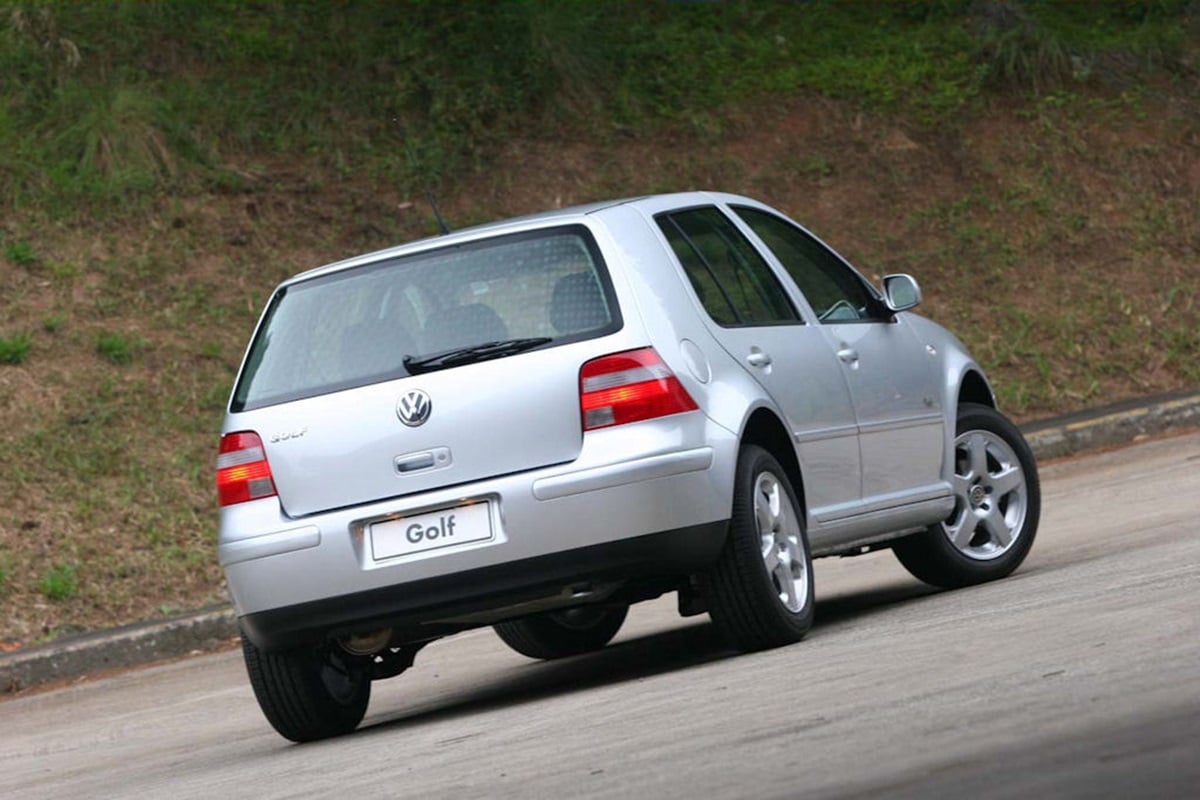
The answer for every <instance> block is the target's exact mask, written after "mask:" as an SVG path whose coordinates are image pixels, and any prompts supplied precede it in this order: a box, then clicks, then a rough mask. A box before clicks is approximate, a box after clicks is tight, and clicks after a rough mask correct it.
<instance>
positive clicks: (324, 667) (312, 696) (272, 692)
mask: <svg viewBox="0 0 1200 800" xmlns="http://www.w3.org/2000/svg"><path fill="white" fill-rule="evenodd" d="M242 656H243V657H244V658H245V660H246V672H247V673H249V675H250V685H251V686H252V687H253V688H254V696H255V697H256V698H257V699H258V705H259V707H260V708H262V712H263V714H264V715H265V716H266V718H267V721H268V722H270V723H271V727H273V728H274V729H275V730H276V731H278V732H279V734H280V735H281V736H283V737H284V738H286V739H291V740H292V741H293V742H311V741H314V740H316V739H327V738H329V737H331V736H341V735H342V734H344V733H350V732H351V731H353V730H354V729H355V728H356V727H358V723H360V722H362V718H363V715H365V714H366V713H367V702H368V701H369V700H370V699H371V677H370V665H369V663H368V662H367V661H366V660H365V659H356V658H354V657H352V656H350V655H348V654H345V653H342V652H341V651H340V650H337V649H329V650H324V651H322V650H316V649H313V650H293V651H289V652H283V653H265V652H263V651H262V650H259V649H258V648H257V647H255V645H254V643H253V642H251V641H250V640H249V639H247V638H246V635H245V634H242Z"/></svg>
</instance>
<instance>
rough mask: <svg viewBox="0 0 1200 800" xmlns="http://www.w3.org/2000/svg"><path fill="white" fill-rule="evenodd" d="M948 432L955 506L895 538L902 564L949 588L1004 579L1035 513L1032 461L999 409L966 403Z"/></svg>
mask: <svg viewBox="0 0 1200 800" xmlns="http://www.w3.org/2000/svg"><path fill="white" fill-rule="evenodd" d="M957 431H958V432H957V436H956V437H955V439H954V510H953V511H952V512H951V513H950V516H949V517H947V518H946V520H945V521H943V522H940V523H938V524H937V525H933V526H930V527H929V528H928V529H926V530H924V531H922V532H921V533H918V534H915V535H913V536H909V537H907V538H905V539H901V540H900V541H898V542H897V543H896V544H895V546H894V547H893V550H894V551H895V553H896V557H897V558H898V559H900V563H901V564H903V565H904V567H905V568H906V569H907V570H908V571H909V572H911V573H912V574H913V575H914V576H915V577H917V578H919V579H920V580H922V581H924V582H926V583H929V584H933V585H934V586H942V587H945V588H955V587H959V586H970V585H972V584H976V583H983V582H984V581H990V580H995V579H996V578H1003V577H1004V576H1006V575H1008V574H1009V573H1011V572H1012V571H1013V570H1015V569H1016V568H1017V567H1018V566H1020V564H1021V562H1022V561H1024V560H1025V556H1026V555H1028V554H1029V548H1030V547H1032V546H1033V538H1034V535H1035V534H1036V533H1037V526H1038V518H1039V516H1040V515H1041V491H1040V488H1039V486H1038V475H1037V464H1036V462H1035V461H1034V459H1033V453H1032V452H1031V451H1030V449H1029V445H1028V444H1027V443H1026V442H1025V437H1023V436H1022V435H1021V432H1020V431H1019V430H1017V427H1016V426H1015V425H1013V424H1012V423H1011V422H1009V421H1008V419H1007V418H1006V417H1004V416H1003V415H1002V414H1001V413H1000V412H998V411H996V410H995V409H993V408H990V407H989V406H981V405H975V404H973V403H964V404H963V405H962V406H961V407H960V408H959V410H958V429H957Z"/></svg>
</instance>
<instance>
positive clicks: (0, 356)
mask: <svg viewBox="0 0 1200 800" xmlns="http://www.w3.org/2000/svg"><path fill="white" fill-rule="evenodd" d="M31 347H33V337H32V336H30V335H29V334H28V333H16V334H13V335H12V336H0V364H22V363H24V361H25V358H26V357H27V356H28V355H29V350H30V348H31Z"/></svg>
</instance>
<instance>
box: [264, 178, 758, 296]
mask: <svg viewBox="0 0 1200 800" xmlns="http://www.w3.org/2000/svg"><path fill="white" fill-rule="evenodd" d="M728 201H737V202H746V203H751V204H753V205H761V204H760V203H758V202H757V201H754V200H751V199H750V198H747V197H740V196H738V195H732V194H725V193H720V192H700V191H696V192H676V193H671V194H657V195H643V196H637V197H627V198H622V199H619V200H607V201H602V202H596V203H586V204H582V205H576V206H569V207H567V208H555V209H549V210H547V211H540V212H538V213H535V214H524V215H521V216H517V217H510V218H508V219H502V220H497V221H495V222H488V223H484V224H481V225H473V226H471V227H469V228H463V229H462V230H457V231H453V232H451V233H448V234H442V235H440V236H430V237H426V238H423V239H417V240H415V241H412V242H407V243H405V244H401V245H396V246H394V247H389V248H385V249H383V250H376V251H374V252H370V253H364V254H362V255H357V256H353V257H351V258H347V259H343V260H341V261H336V262H333V263H331V264H326V265H324V266H321V267H316V268H315V269H310V270H306V271H304V272H301V273H299V274H297V275H294V276H292V277H291V278H288V279H287V280H286V281H284V282H283V284H282V285H285V286H286V285H288V284H292V283H297V282H300V281H305V280H308V279H310V278H315V277H318V276H321V275H326V274H329V273H331V272H340V271H341V270H344V269H350V268H353V267H357V266H361V265H363V264H370V263H372V262H375V261H381V260H384V259H389V258H395V257H397V256H403V255H409V254H411V253H418V252H421V251H424V250H432V249H435V248H439V247H445V246H448V245H455V244H464V243H466V242H472V241H476V240H478V239H484V238H488V237H490V236H497V235H500V234H503V233H515V232H518V231H524V230H532V229H536V228H542V227H550V226H552V225H561V224H567V223H569V222H571V221H577V222H578V221H582V220H583V219H584V218H586V217H588V216H590V215H593V214H596V213H598V212H602V211H605V210H607V209H611V208H615V207H617V206H626V205H628V206H634V207H639V206H644V207H645V208H646V210H647V211H649V212H651V213H658V212H659V211H662V210H664V209H667V208H683V207H687V206H694V205H701V204H710V203H714V202H728Z"/></svg>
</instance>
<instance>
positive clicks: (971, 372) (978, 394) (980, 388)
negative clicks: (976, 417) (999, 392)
mask: <svg viewBox="0 0 1200 800" xmlns="http://www.w3.org/2000/svg"><path fill="white" fill-rule="evenodd" d="M963 403H976V404H978V405H981V406H987V407H989V408H993V409H994V408H996V396H995V395H994V394H993V393H992V387H991V386H989V385H988V382H987V379H986V378H984V377H983V373H981V372H980V371H979V370H977V369H967V370H966V371H965V372H964V373H963V375H962V378H960V379H959V382H958V402H956V403H955V406H956V407H957V406H960V405H962V404H963Z"/></svg>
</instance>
